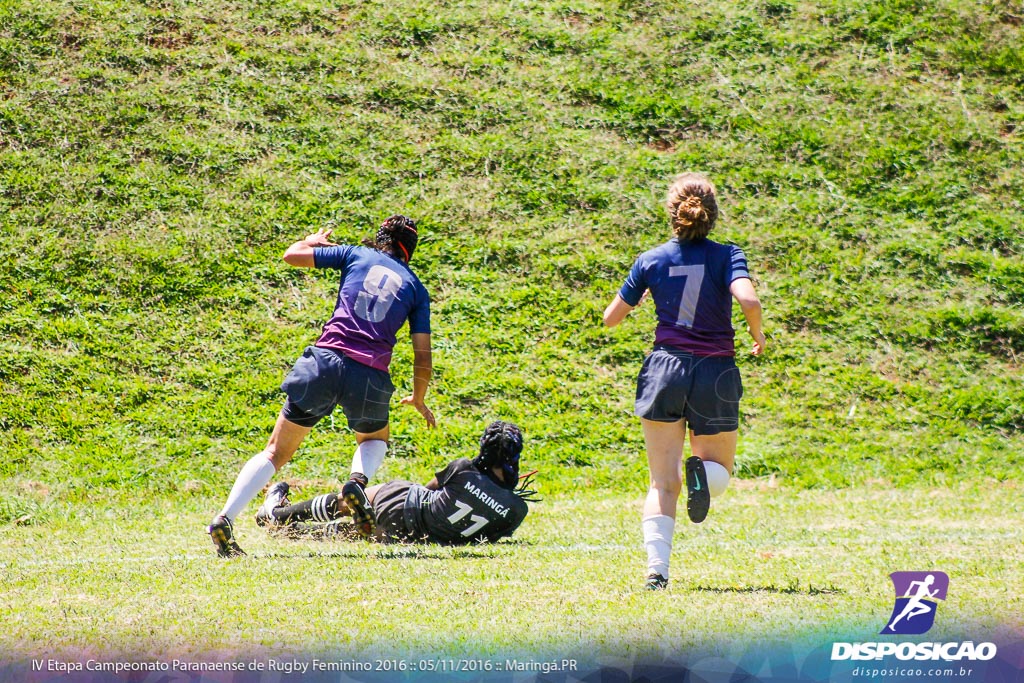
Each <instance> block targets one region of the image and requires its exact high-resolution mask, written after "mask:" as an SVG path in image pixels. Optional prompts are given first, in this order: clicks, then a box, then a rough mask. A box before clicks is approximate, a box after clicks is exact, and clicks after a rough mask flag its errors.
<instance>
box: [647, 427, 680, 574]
mask: <svg viewBox="0 0 1024 683" xmlns="http://www.w3.org/2000/svg"><path fill="white" fill-rule="evenodd" d="M640 422H641V424H642V426H643V431H644V443H645V445H646V449H647V463H648V465H649V467H650V475H651V479H650V488H649V489H648V491H647V498H646V499H645V500H644V508H643V522H642V526H643V532H644V546H645V547H646V549H647V584H646V587H647V588H649V589H652V590H657V589H661V588H665V587H667V586H668V564H669V556H670V555H671V553H672V534H673V532H674V530H675V520H676V506H677V504H678V501H679V494H680V492H681V491H682V486H683V468H682V459H683V447H684V445H685V443H686V424H685V422H684V421H682V420H679V421H677V422H655V421H653V420H643V419H641V420H640Z"/></svg>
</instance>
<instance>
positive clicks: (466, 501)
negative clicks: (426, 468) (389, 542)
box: [406, 458, 528, 545]
mask: <svg viewBox="0 0 1024 683" xmlns="http://www.w3.org/2000/svg"><path fill="white" fill-rule="evenodd" d="M436 476H437V483H438V490H436V491H431V490H429V489H427V488H424V487H421V486H415V487H413V491H411V492H410V496H409V498H408V499H407V501H406V524H407V526H415V527H416V528H415V529H410V531H412V532H413V533H414V535H415V536H418V537H420V538H423V539H424V540H427V541H432V542H435V543H446V544H450V545H455V544H464V543H473V542H476V541H496V540H498V539H499V538H501V537H503V536H510V535H511V534H512V532H513V531H515V530H516V529H517V528H518V527H519V525H520V524H522V523H523V520H524V519H525V518H526V513H527V511H528V508H527V505H526V502H525V501H523V500H522V499H521V498H519V496H517V495H516V494H515V493H513V492H512V491H510V490H508V489H504V488H501V487H500V486H498V485H497V484H496V483H495V482H494V481H493V480H492V479H491V478H490V477H488V476H487V475H485V474H484V473H483V472H481V471H480V470H478V469H477V468H476V467H474V466H473V463H472V462H470V461H469V460H468V459H466V458H459V459H458V460H453V461H452V462H450V463H448V466H447V467H445V468H444V469H443V470H441V471H440V472H438V473H437V475H436ZM417 498H418V500H416V499H417ZM410 508H412V509H414V510H416V511H417V512H418V514H413V515H409V512H411V511H412V510H410ZM410 517H411V519H410ZM410 522H411V524H410Z"/></svg>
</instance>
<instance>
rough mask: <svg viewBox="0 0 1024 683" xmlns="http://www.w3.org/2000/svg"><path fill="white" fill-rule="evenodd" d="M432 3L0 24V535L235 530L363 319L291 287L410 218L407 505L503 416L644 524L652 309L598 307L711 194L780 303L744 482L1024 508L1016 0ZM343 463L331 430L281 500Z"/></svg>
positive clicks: (401, 462) (124, 5)
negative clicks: (339, 320)
mask: <svg viewBox="0 0 1024 683" xmlns="http://www.w3.org/2000/svg"><path fill="white" fill-rule="evenodd" d="M402 4H403V5H405V6H404V7H401V8H399V7H396V6H395V3H389V2H359V1H357V0H353V1H352V2H337V1H325V2H312V1H307V0H280V1H277V2H273V3H260V2H251V1H250V0H237V1H233V2H226V3H225V2H205V1H195V2H192V1H188V0H166V1H157V0H153V1H151V2H120V1H116V0H108V1H104V0H100V1H97V2H89V3H85V2H76V1H68V2H57V1H54V0H36V1H35V2H27V1H26V0H14V1H13V2H7V3H4V4H3V5H2V6H0V93H2V97H0V236H2V239H0V445H2V456H0V487H2V489H3V490H4V491H5V496H4V500H3V501H2V502H0V521H4V520H11V519H14V518H20V517H23V516H24V515H26V514H30V515H34V518H36V519H46V517H47V512H48V511H53V510H54V509H56V508H58V507H60V506H63V505H65V502H66V501H68V500H71V501H78V500H86V499H104V498H110V497H111V496H121V495H123V496H125V497H128V498H137V497H138V496H164V495H174V496H194V497H199V498H203V499H209V500H210V507H211V510H212V509H213V508H214V507H216V506H217V505H219V503H220V502H221V499H222V498H223V496H224V495H225V493H226V491H227V488H228V487H229V485H230V482H231V481H232V479H233V476H234V474H235V472H236V471H237V468H238V467H239V465H240V464H241V463H242V462H243V461H244V460H245V459H246V458H248V457H249V455H250V454H251V453H253V452H255V451H257V450H259V449H260V448H262V446H263V444H264V442H265V439H266V437H267V435H268V433H269V430H270V428H271V426H272V425H273V421H274V418H275V416H276V413H277V411H278V409H279V407H280V402H281V396H282V395H281V393H280V391H279V390H278V385H279V383H280V381H281V379H282V378H283V376H284V374H285V372H286V371H287V369H288V368H289V367H290V365H291V363H292V361H293V360H294V359H295V358H296V357H297V356H298V354H299V353H300V352H301V350H302V348H303V347H304V346H305V345H306V344H308V343H311V342H312V341H313V340H314V339H315V338H316V336H317V333H318V331H319V328H320V325H321V324H322V323H323V321H324V319H325V318H326V316H328V315H329V313H330V309H331V307H332V305H333V301H334V294H335V288H336V282H335V280H334V278H333V276H331V275H330V274H325V273H310V272H307V271H300V270H297V269H291V268H289V267H288V266H286V265H285V264H284V263H283V262H282V261H281V259H280V256H281V253H282V252H283V250H284V248H285V247H286V246H287V245H288V244H290V243H291V242H292V241H294V240H295V239H297V238H299V237H302V236H304V235H305V234H307V233H308V232H311V231H313V230H315V229H316V228H318V227H321V226H332V227H334V229H335V231H336V235H337V236H338V237H339V238H340V239H342V240H346V241H357V240H359V239H361V238H363V237H366V236H369V235H370V234H372V233H373V231H374V230H375V228H376V225H377V224H379V222H380V221H381V220H382V219H383V218H384V217H386V216H387V215H388V214H389V213H392V212H401V213H406V214H408V215H410V216H413V217H415V218H416V219H417V220H418V221H419V223H420V225H421V226H422V228H423V230H422V234H423V235H424V237H423V240H422V242H421V247H420V249H419V250H418V252H417V254H416V258H415V259H414V264H413V265H414V268H415V269H416V270H417V272H418V273H419V275H420V276H421V278H422V280H423V281H424V283H425V284H426V286H427V287H428V289H429V290H430V292H431V294H432V297H433V300H434V306H433V315H434V340H435V365H436V377H435V383H434V385H433V387H432V390H431V393H430V395H429V400H428V403H429V404H430V405H431V406H432V407H433V408H434V409H435V412H436V413H437V415H438V422H439V427H438V429H437V430H433V431H428V430H427V428H426V427H425V426H424V424H423V422H422V420H421V419H420V418H419V416H418V415H416V414H415V412H414V411H412V410H410V409H407V408H402V407H398V406H397V404H396V405H395V406H394V407H393V420H392V422H393V432H394V446H395V451H394V452H395V454H396V457H393V458H391V459H389V461H388V463H387V466H386V470H385V471H384V472H383V473H382V474H384V475H385V476H387V475H403V476H412V477H416V478H421V477H425V476H427V474H428V473H429V472H430V471H431V468H432V467H433V466H436V465H438V464H439V463H441V462H442V461H443V460H444V459H445V458H447V457H449V456H450V455H452V454H455V453H468V452H469V451H470V450H471V449H472V448H473V444H474V442H475V438H476V436H477V435H478V433H479V431H480V429H481V428H482V426H483V425H484V424H485V423H486V422H487V421H488V420H491V419H495V418H499V417H501V418H506V419H512V420H515V421H518V422H520V423H521V424H522V425H523V427H524V428H525V430H526V432H527V436H528V440H529V441H528V444H529V445H528V448H529V451H528V454H527V457H528V459H529V464H531V465H533V466H536V467H539V468H540V469H541V470H542V472H543V475H542V477H543V478H542V482H541V486H542V488H543V489H544V492H545V493H546V494H548V495H554V496H561V495H564V496H571V495H572V492H573V491H574V490H577V488H578V487H585V488H587V489H593V488H596V487H606V486H607V487H614V488H615V489H616V490H619V491H629V490H635V491H636V492H637V494H638V495H639V492H640V491H642V490H643V488H644V486H645V483H644V478H645V474H644V473H645V468H646V466H645V463H644V460H643V457H642V452H643V451H642V440H641V437H640V431H639V427H638V424H637V421H636V418H634V417H632V415H631V403H632V401H631V399H632V392H633V380H634V377H635V374H636V371H637V369H638V367H639V364H640V361H641V359H642V358H643V355H644V352H645V350H646V349H647V348H648V347H649V345H650V343H651V339H652V329H653V313H652V310H651V308H649V307H646V308H642V309H640V310H639V311H637V312H636V313H634V314H633V316H632V317H631V318H630V319H629V320H628V321H627V323H626V324H625V325H624V326H623V327H621V328H616V329H615V330H610V331H609V330H605V329H603V328H602V326H601V323H600V313H601V311H602V310H603V308H604V305H605V304H606V303H607V301H608V300H610V298H611V297H612V296H613V295H614V293H615V292H616V291H617V288H618V286H619V284H620V282H621V280H622V278H623V277H624V276H625V273H626V272H627V270H628V268H629V266H630V264H631V263H632V260H633V259H634V258H635V256H636V255H637V254H638V253H639V252H641V251H643V250H645V249H647V248H649V247H651V246H653V245H655V244H657V243H658V242H659V241H661V240H663V239H665V238H666V237H667V235H668V227H667V221H666V218H665V213H664V209H663V208H662V199H663V196H664V193H665V190H666V188H667V185H668V183H669V182H670V180H671V178H672V177H673V176H674V175H675V174H676V173H678V172H681V171H683V170H700V171H704V172H705V173H707V174H708V175H709V176H710V177H711V178H712V180H713V181H714V182H716V184H717V186H718V188H719V193H720V201H721V204H722V208H723V214H724V215H723V219H722V220H721V222H720V224H719V227H718V228H717V229H716V235H717V237H718V238H719V239H721V240H728V241H733V242H735V243H737V244H739V245H740V246H742V247H743V248H744V250H745V251H746V253H747V256H748V259H749V261H750V265H751V268H752V271H753V273H754V274H755V275H756V278H757V284H758V289H759V292H760V294H761V297H762V301H763V303H764V305H765V311H766V329H767V331H768V333H769V347H768V352H767V354H766V355H765V356H764V357H762V358H758V359H753V358H751V357H749V356H748V355H746V353H745V352H746V349H747V348H748V346H749V344H748V339H747V337H746V336H745V335H743V334H740V335H739V337H738V338H739V339H740V346H741V348H742V350H743V352H744V353H743V354H742V356H741V358H740V361H739V362H740V364H741V370H742V372H743V374H744V381H745V387H746V395H745V402H744V420H743V424H742V427H741V430H742V431H741V439H740V451H739V456H738V463H739V475H740V476H741V477H746V478H750V477H768V476H772V475H775V476H776V477H777V478H778V479H779V480H780V481H782V482H784V483H785V484H786V485H790V486H795V487H841V486H848V485H852V484H861V483H864V482H874V483H881V484H892V485H896V486H904V485H911V484H914V483H924V484H945V483H948V482H951V481H953V480H956V479H965V478H966V479H972V480H981V479H987V478H995V479H998V480H1007V479H1010V480H1013V479H1016V480H1019V479H1020V477H1021V475H1022V473H1024V458H1022V455H1021V454H1022V453H1024V437H1022V433H1021V430H1022V427H1024V382H1022V381H1021V379H1022V373H1021V357H1022V355H1024V313H1022V304H1024V259H1022V251H1024V230H1022V228H1021V225H1022V217H1024V204H1022V203H1024V173H1021V168H1022V166H1024V145H1022V142H1021V140H1022V138H1021V132H1022V125H1024V30H1022V28H1021V24H1022V22H1024V8H1022V7H1021V6H1020V4H1019V3H1014V2H1008V1H1004V0H986V1H985V2H970V1H968V0H947V1H943V0H934V1H926V0H883V1H881V2H878V1H876V0H871V1H868V0H845V1H839V0H835V1H831V2H823V3H804V2H797V1H794V2H790V1H788V0H760V1H758V2H754V3H742V4H741V5H742V6H740V7H737V6H734V5H733V3H726V2H719V1H717V0H714V1H712V2H710V3H704V4H703V5H694V4H692V3H690V4H688V3H675V2H667V1H662V0H648V1H643V0H621V1H619V2H614V1H610V0H609V1H604V2H599V1H596V0H580V1H578V2H571V3H570V2H564V1H561V0H556V1H554V2H548V1H545V2H512V3H509V2H495V1H493V0H476V1H471V2H459V3H454V2H452V3H447V2H444V3H431V2H418V1H415V0H414V1H413V2H410V3H402ZM740 322H741V318H740V316H739V313H738V311H737V314H736V323H737V326H738V327H740ZM410 359H411V350H410V347H409V345H408V342H407V341H405V340H402V341H401V343H400V346H399V349H398V353H397V355H396V359H395V362H394V363H393V366H392V370H393V374H394V377H395V380H396V384H398V385H399V387H400V388H399V391H403V390H404V391H407V390H408V388H409V386H410V384H411V381H410ZM339 417H340V416H339ZM351 448H352V439H351V437H350V435H349V434H347V433H346V430H345V429H344V428H343V421H342V420H340V419H339V420H337V421H336V424H328V423H324V425H323V426H322V427H320V428H318V429H317V430H315V431H314V434H313V436H312V437H311V438H310V439H309V440H308V441H307V443H306V445H305V446H304V448H303V450H302V451H300V453H299V455H298V457H297V458H296V460H295V461H294V462H293V463H292V464H291V465H289V467H288V470H287V476H288V477H289V478H302V479H307V480H323V481H324V482H330V481H333V480H334V479H335V478H336V477H337V476H339V475H342V474H345V473H346V472H347V470H346V469H345V468H346V467H347V465H348V462H349V457H350V452H351Z"/></svg>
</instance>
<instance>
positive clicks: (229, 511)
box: [220, 451, 277, 522]
mask: <svg viewBox="0 0 1024 683" xmlns="http://www.w3.org/2000/svg"><path fill="white" fill-rule="evenodd" d="M276 471H277V470H276V469H275V468H274V463H272V462H270V458H268V457H267V452H266V451H263V452H262V453H257V454H256V455H254V456H252V457H251V458H249V462H247V463H245V465H243V466H242V471H241V472H239V473H238V478H236V479H235V485H234V486H232V487H231V493H229V494H228V500H227V502H226V503H224V509H223V510H221V511H220V514H222V515H224V516H225V517H227V518H228V519H230V520H231V521H232V522H234V521H235V517H238V515H239V513H241V512H242V510H244V509H245V506H246V505H248V504H249V501H250V500H252V499H253V498H255V497H256V494H257V493H259V492H260V491H262V490H263V487H264V486H266V485H267V484H268V483H269V482H270V480H271V479H273V478H274V473H275V472H276Z"/></svg>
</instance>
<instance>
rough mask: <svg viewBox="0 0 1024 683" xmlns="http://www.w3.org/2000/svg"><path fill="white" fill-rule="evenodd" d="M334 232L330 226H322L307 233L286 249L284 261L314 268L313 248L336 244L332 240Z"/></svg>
mask: <svg viewBox="0 0 1024 683" xmlns="http://www.w3.org/2000/svg"><path fill="white" fill-rule="evenodd" d="M332 232H334V231H333V230H330V229H328V228H320V229H319V230H317V231H316V232H313V233H310V234H308V235H306V237H304V238H303V239H301V240H299V241H298V242H296V243H295V244H293V245H292V246H290V247H288V248H287V249H286V250H285V252H284V262H285V263H287V264H288V265H290V266H296V267H298V268H312V267H313V266H314V261H313V249H314V248H315V247H333V246H335V245H334V242H331V233H332Z"/></svg>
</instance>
